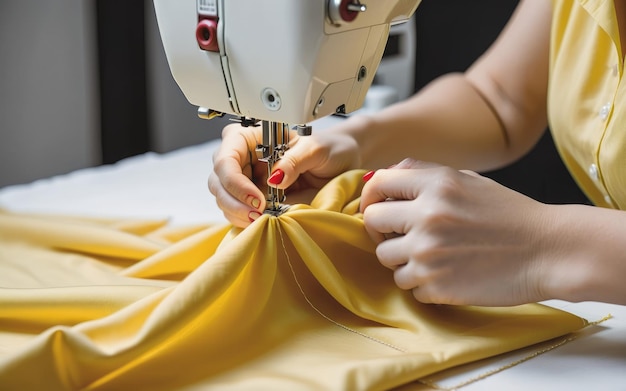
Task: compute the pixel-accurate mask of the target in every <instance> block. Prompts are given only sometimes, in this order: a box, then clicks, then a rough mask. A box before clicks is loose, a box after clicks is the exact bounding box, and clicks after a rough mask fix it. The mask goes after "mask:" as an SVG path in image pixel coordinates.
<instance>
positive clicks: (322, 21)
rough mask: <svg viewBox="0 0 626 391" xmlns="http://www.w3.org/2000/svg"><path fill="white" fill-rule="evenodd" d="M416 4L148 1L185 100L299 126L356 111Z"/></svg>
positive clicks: (408, 0) (410, 0) (403, 0)
mask: <svg viewBox="0 0 626 391" xmlns="http://www.w3.org/2000/svg"><path fill="white" fill-rule="evenodd" d="M420 1H421V0H393V1H391V0H389V1H387V0H385V1H369V2H368V3H367V4H361V3H359V2H356V1H345V0H265V1H259V0H154V5H155V10H156V15H157V20H158V24H159V29H160V32H161V38H162V40H163V44H164V47H165V52H166V54H167V58H168V62H169V65H170V69H171V71H172V74H173V76H174V78H175V80H176V82H177V83H178V85H179V86H180V88H181V90H182V91H183V93H184V94H185V96H186V97H187V99H188V100H189V102H190V103H192V104H194V105H196V106H199V107H204V108H209V109H211V110H214V111H217V112H221V113H227V114H234V115H237V116H241V117H246V118H255V119H259V120H264V121H273V122H282V123H290V124H305V123H307V122H311V121H313V120H315V119H317V118H320V117H323V116H326V115H329V114H333V113H335V112H337V111H339V112H345V113H349V112H352V111H354V110H356V109H358V108H359V107H361V105H362V104H363V102H364V100H365V95H366V93H367V91H368V89H369V87H370V86H371V84H372V81H373V79H374V75H375V73H376V70H377V68H378V65H379V63H380V61H381V58H382V55H383V51H384V49H385V45H386V43H387V38H388V35H389V31H390V26H391V25H392V24H396V23H402V22H405V21H407V20H408V19H409V18H410V17H411V15H412V14H413V13H414V11H415V9H416V8H417V6H418V5H419V3H420ZM348 6H350V7H356V6H363V9H361V10H359V11H350V10H348V9H347V8H346V7H348Z"/></svg>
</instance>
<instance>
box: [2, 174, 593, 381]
mask: <svg viewBox="0 0 626 391" xmlns="http://www.w3.org/2000/svg"><path fill="white" fill-rule="evenodd" d="M362 174H363V172H359V171H356V172H350V173H346V174H344V175H342V176H340V177H338V178H336V179H335V180H334V181H332V182H331V183H329V184H328V185H327V186H326V187H325V188H324V189H322V190H321V191H320V192H319V193H318V194H317V196H316V198H315V199H314V200H313V201H312V202H311V204H310V206H308V205H296V206H293V207H292V208H291V209H290V210H289V211H288V212H287V213H285V214H284V215H282V216H280V217H271V216H268V215H264V216H262V217H261V218H260V219H259V220H257V221H256V222H255V223H253V224H252V225H251V226H250V227H248V228H246V229H244V230H239V229H233V228H231V227H230V226H228V225H218V226H208V227H185V228H175V227H173V228H168V227H167V226H166V225H165V222H163V221H123V220H119V221H116V220H102V219H100V220H94V219H84V218H83V219H81V218H65V217H60V216H55V217H44V216H32V215H31V216H28V215H15V214H10V213H1V214H0V389H2V390H39V389H41V390H79V389H80V390H134V389H145V390H172V389H176V390H199V389H202V390H206V389H219V390H242V389H244V390H245V389H251V390H252V389H253V390H302V389H323V390H332V389H336V390H366V389H371V390H383V389H390V388H393V387H396V386H400V385H403V384H406V383H408V382H411V381H414V380H416V379H419V378H421V377H423V376H426V375H429V374H433V373H435V372H438V371H440V370H443V369H446V368H449V367H451V366H455V365H458V364H462V363H466V362H471V361H475V360H479V359H481V358H484V357H488V356H492V355H496V354H499V353H502V352H507V351H511V350H514V349H517V348H521V347H524V346H528V345H530V344H533V343H536V342H540V341H544V340H547V339H551V338H554V337H557V336H560V335H563V334H566V333H569V332H571V331H573V330H577V329H579V328H581V327H583V326H585V325H586V321H584V320H583V319H581V318H578V317H576V316H574V315H572V314H568V313H566V312H562V311H559V310H555V309H552V308H549V307H545V306H542V305H539V304H532V305H524V306H518V307H511V308H475V307H453V306H439V305H424V304H420V303H417V302H416V301H415V300H414V299H413V297H412V296H411V294H410V292H407V291H402V290H400V289H398V288H397V287H396V286H395V285H394V283H393V279H392V275H391V272H390V271H389V270H387V269H386V268H384V267H382V266H381V265H380V264H379V262H378V261H377V259H376V257H375V253H374V245H373V244H372V242H371V241H370V240H369V238H368V236H367V234H366V232H365V230H364V227H363V223H362V220H361V218H360V215H359V214H358V213H357V211H358V198H357V197H358V195H359V194H360V186H361V182H362V181H361V180H360V177H361V176H362ZM486 272H488V271H486Z"/></svg>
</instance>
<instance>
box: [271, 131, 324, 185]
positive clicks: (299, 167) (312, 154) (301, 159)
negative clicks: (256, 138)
mask: <svg viewBox="0 0 626 391" xmlns="http://www.w3.org/2000/svg"><path fill="white" fill-rule="evenodd" d="M318 151H320V148H319V144H317V143H315V142H314V141H313V140H312V139H310V138H309V136H307V137H300V138H299V139H298V141H297V142H296V143H295V144H294V145H293V146H292V147H291V148H289V149H288V150H287V151H285V153H284V154H283V156H282V158H281V159H280V160H278V161H277V162H276V163H275V164H274V167H273V168H272V172H271V173H270V176H269V178H268V179H267V184H268V186H274V187H277V188H279V189H285V188H287V187H289V186H291V185H292V184H293V183H294V182H295V181H296V180H297V179H298V177H299V176H300V174H303V173H305V172H307V171H309V170H311V169H312V168H315V167H318V166H319V165H320V164H321V163H322V162H323V161H324V156H322V154H320V153H318Z"/></svg>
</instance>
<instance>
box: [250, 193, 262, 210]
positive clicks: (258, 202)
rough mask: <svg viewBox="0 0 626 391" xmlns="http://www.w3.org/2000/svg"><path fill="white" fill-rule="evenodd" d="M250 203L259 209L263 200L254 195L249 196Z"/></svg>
mask: <svg viewBox="0 0 626 391" xmlns="http://www.w3.org/2000/svg"><path fill="white" fill-rule="evenodd" d="M248 203H250V205H252V207H253V208H255V209H259V206H261V200H260V199H258V198H256V197H255V196H253V195H248Z"/></svg>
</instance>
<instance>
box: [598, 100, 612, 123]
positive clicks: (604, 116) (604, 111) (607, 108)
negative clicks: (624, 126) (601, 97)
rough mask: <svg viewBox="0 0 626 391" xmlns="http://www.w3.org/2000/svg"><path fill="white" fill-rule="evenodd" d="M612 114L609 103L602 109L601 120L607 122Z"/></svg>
mask: <svg viewBox="0 0 626 391" xmlns="http://www.w3.org/2000/svg"><path fill="white" fill-rule="evenodd" d="M610 112H611V103H607V104H605V105H604V106H602V107H601V108H600V118H602V121H605V120H606V119H607V118H609V113H610Z"/></svg>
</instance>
